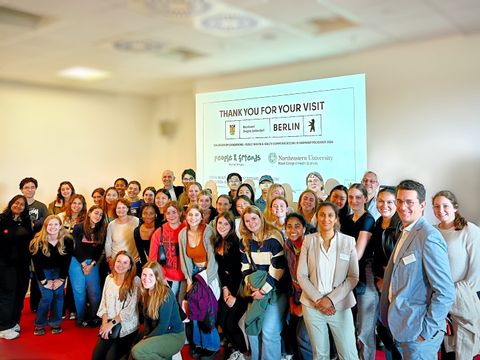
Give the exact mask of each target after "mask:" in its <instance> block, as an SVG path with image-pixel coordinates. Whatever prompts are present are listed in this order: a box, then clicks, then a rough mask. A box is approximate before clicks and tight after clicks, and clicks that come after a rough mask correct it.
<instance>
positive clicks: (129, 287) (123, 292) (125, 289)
mask: <svg viewBox="0 0 480 360" xmlns="http://www.w3.org/2000/svg"><path fill="white" fill-rule="evenodd" d="M120 255H125V256H126V257H128V258H129V259H130V269H128V271H127V274H126V275H125V278H124V279H123V282H122V285H120V289H119V291H118V299H119V300H120V301H124V300H125V299H126V298H127V295H128V294H131V293H133V289H134V288H135V276H137V266H136V265H135V261H134V260H133V256H132V255H130V253H129V252H128V251H126V250H120V251H119V252H118V253H117V254H116V255H115V257H114V258H113V267H112V276H113V277H115V276H116V275H117V274H118V273H117V272H116V271H115V262H116V261H117V258H118V257H119V256H120Z"/></svg>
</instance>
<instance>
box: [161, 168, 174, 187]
mask: <svg viewBox="0 0 480 360" xmlns="http://www.w3.org/2000/svg"><path fill="white" fill-rule="evenodd" d="M174 181H175V176H174V175H173V171H171V170H165V171H164V172H163V173H162V182H163V186H165V189H167V190H170V189H171V187H172V186H173V182H174Z"/></svg>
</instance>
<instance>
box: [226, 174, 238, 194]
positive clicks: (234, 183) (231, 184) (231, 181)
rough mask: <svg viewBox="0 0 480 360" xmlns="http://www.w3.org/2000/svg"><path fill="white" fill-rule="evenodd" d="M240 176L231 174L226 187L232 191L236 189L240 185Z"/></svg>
mask: <svg viewBox="0 0 480 360" xmlns="http://www.w3.org/2000/svg"><path fill="white" fill-rule="evenodd" d="M240 183H241V181H240V178H239V177H238V176H236V175H233V176H232V177H231V178H230V179H228V187H229V188H230V190H232V191H237V189H238V187H239V186H240Z"/></svg>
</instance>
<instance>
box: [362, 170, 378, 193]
mask: <svg viewBox="0 0 480 360" xmlns="http://www.w3.org/2000/svg"><path fill="white" fill-rule="evenodd" d="M362 185H363V186H365V187H366V188H367V192H368V198H369V199H371V198H372V197H374V196H375V194H376V192H377V188H378V179H377V175H375V174H374V173H371V172H368V173H366V174H365V175H364V176H363V179H362Z"/></svg>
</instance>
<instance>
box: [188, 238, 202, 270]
mask: <svg viewBox="0 0 480 360" xmlns="http://www.w3.org/2000/svg"><path fill="white" fill-rule="evenodd" d="M202 235H203V234H202ZM187 236H188V235H187ZM187 256H188V257H189V258H191V259H192V260H193V262H194V263H195V264H201V263H204V262H206V261H207V250H205V245H204V244H203V236H202V239H201V240H200V243H199V244H198V245H197V246H196V247H191V246H190V244H189V243H188V239H187Z"/></svg>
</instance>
